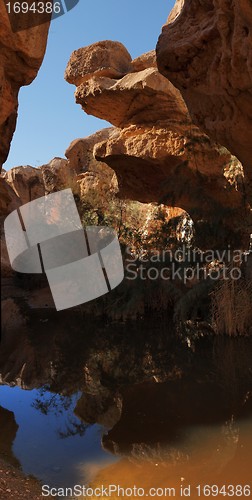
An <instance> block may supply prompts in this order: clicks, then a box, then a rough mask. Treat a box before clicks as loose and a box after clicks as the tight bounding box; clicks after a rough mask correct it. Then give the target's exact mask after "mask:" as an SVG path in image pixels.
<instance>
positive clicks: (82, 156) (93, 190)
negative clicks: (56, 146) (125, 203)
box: [65, 127, 118, 202]
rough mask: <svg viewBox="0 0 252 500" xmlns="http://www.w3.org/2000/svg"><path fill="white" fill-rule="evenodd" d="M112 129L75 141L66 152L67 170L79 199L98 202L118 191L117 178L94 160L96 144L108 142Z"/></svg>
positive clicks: (101, 163)
mask: <svg viewBox="0 0 252 500" xmlns="http://www.w3.org/2000/svg"><path fill="white" fill-rule="evenodd" d="M114 130H115V129H114V128H113V127H111V128H107V129H103V130H101V131H99V132H96V133H95V134H93V135H91V136H89V137H85V138H84V139H76V140H75V141H73V142H72V143H71V144H70V146H69V147H68V149H67V150H66V153H65V155H66V157H67V158H68V168H69V170H70V172H72V179H73V180H74V182H75V183H76V184H77V192H78V194H79V196H80V197H81V199H83V200H85V199H87V198H88V197H89V198H90V196H91V197H92V198H93V201H94V200H95V198H99V200H100V202H102V201H105V199H106V198H108V199H109V198H111V195H112V194H113V193H116V192H117V191H118V183H117V177H116V174H115V172H114V170H112V169H111V168H110V167H109V166H108V165H106V163H104V162H100V161H98V160H97V159H95V156H94V148H95V146H96V144H99V143H100V142H102V141H106V140H108V139H109V138H110V137H111V136H112V135H113V133H114Z"/></svg>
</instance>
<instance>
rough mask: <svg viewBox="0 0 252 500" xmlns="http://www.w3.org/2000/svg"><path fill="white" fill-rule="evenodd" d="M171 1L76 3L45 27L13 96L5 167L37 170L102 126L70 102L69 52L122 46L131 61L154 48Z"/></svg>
mask: <svg viewBox="0 0 252 500" xmlns="http://www.w3.org/2000/svg"><path fill="white" fill-rule="evenodd" d="M174 3H175V0H127V1H126V0H120V1H118V0H106V1H105V0H96V1H95V2H94V1H93V0H80V1H79V3H78V5H77V6H76V7H75V8H74V9H73V10H72V11H70V12H69V13H68V14H65V15H63V16H62V17H59V18H58V19H55V20H54V21H52V23H51V28H50V33H49V39H48V45H47V51H46V55H45V58H44V62H43V64H42V66H41V68H40V71H39V74H38V76H37V78H36V79H35V80H34V82H33V83H32V84H31V85H29V86H28V87H23V88H22V89H21V90H20V94H19V115H18V122H17V128H16V132H15V134H14V138H13V140H12V145H11V150H10V154H9V157H8V160H7V162H6V163H5V165H4V168H5V169H9V168H12V167H15V166H18V165H32V166H34V167H37V166H39V165H42V164H44V163H48V161H50V160H51V159H52V158H54V157H55V156H61V157H64V152H65V150H66V148H67V147H68V146H69V144H70V142H71V141H72V140H73V139H77V138H78V137H85V136H88V135H90V134H92V133H93V132H95V131H96V130H99V129H101V128H103V127H104V126H107V123H106V122H104V121H102V120H98V119H96V118H94V117H92V116H88V115H86V114H85V113H84V111H82V110H81V107H80V106H79V105H77V104H75V99H74V90H75V87H74V86H73V85H69V83H67V82H65V80H64V71H65V68H66V65H67V62H68V60H69V57H70V55H71V53H72V52H73V50H75V49H78V48H80V47H84V46H86V45H90V44H91V43H94V42H97V41H99V40H117V41H120V42H122V43H123V44H124V45H125V46H126V47H127V49H128V51H129V52H130V53H131V55H132V58H135V57H137V56H139V55H140V54H142V53H144V52H147V51H149V50H152V49H154V48H155V46H156V42H157V39H158V36H159V34H160V32H161V27H162V25H163V24H164V23H165V21H166V19H167V17H168V14H169V12H170V10H171V9H172V6H173V5H174Z"/></svg>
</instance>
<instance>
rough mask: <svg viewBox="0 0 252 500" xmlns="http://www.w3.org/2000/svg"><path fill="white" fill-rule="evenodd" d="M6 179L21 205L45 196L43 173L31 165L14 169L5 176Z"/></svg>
mask: <svg viewBox="0 0 252 500" xmlns="http://www.w3.org/2000/svg"><path fill="white" fill-rule="evenodd" d="M4 179H5V181H6V182H7V184H8V185H9V186H10V187H11V188H12V189H13V191H14V192H15V193H16V195H17V196H18V197H19V199H20V204H21V205H24V204H25V203H28V202H29V201H31V200H35V199H36V198H40V197H41V196H43V195H44V194H45V187H44V182H43V178H42V172H41V170H40V169H39V168H34V167H30V166H29V165H26V166H23V167H14V168H12V169H11V170H8V171H7V172H6V173H5V174H4Z"/></svg>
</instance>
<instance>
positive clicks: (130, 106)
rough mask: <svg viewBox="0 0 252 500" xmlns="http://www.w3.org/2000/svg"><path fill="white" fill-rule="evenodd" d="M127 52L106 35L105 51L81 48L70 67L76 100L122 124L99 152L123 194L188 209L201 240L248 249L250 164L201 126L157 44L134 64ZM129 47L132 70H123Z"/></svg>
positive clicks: (96, 148)
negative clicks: (246, 181) (159, 60)
mask: <svg viewBox="0 0 252 500" xmlns="http://www.w3.org/2000/svg"><path fill="white" fill-rule="evenodd" d="M113 43H118V42H113ZM125 51H126V49H125ZM125 51H122V46H121V44H119V43H118V50H117V51H116V55H115V48H114V45H113V48H112V47H111V42H108V41H105V42H101V45H99V51H97V44H94V45H91V46H89V47H85V48H82V49H79V50H78V51H77V55H76V52H74V53H73V55H72V56H71V58H70V61H69V63H68V66H67V69H66V74H65V78H66V79H67V81H69V83H74V84H75V85H76V86H77V89H76V92H75V96H76V102H77V103H79V104H81V106H82V108H83V110H84V111H85V112H86V113H88V114H93V115H94V116H96V117H98V118H102V119H104V120H107V121H109V122H110V123H112V124H113V125H114V126H115V128H114V129H112V130H111V133H110V134H109V137H107V138H105V139H104V140H101V141H97V143H96V145H94V149H93V154H94V156H95V158H96V159H97V160H99V161H100V162H105V163H106V164H107V165H109V166H110V167H111V168H112V169H113V170H114V171H115V172H116V175H117V180H118V187H119V196H120V197H122V198H129V199H136V200H138V201H141V202H147V203H149V202H153V201H154V202H159V203H165V204H167V205H168V206H177V207H180V208H182V209H183V210H185V211H186V212H188V213H189V214H190V216H191V217H192V219H193V220H194V222H195V225H196V228H197V226H198V227H200V231H198V233H197V234H198V237H199V240H198V243H199V244H200V245H201V246H203V247H204V246H205V247H209V246H210V245H211V246H214V247H216V246H217V247H223V246H224V247H226V246H227V245H228V244H231V245H233V246H237V245H238V244H239V246H240V245H241V247H242V248H243V247H244V248H247V246H248V235H249V233H250V230H251V214H250V208H249V204H248V200H247V199H244V190H243V170H242V166H241V165H240V164H239V162H238V161H237V160H236V159H234V158H232V157H231V155H230V153H229V152H228V151H227V150H226V149H225V148H220V147H219V146H218V145H217V144H216V143H214V142H212V141H211V140H210V139H209V137H208V136H207V135H205V133H203V132H202V131H201V130H200V129H199V128H198V127H197V126H195V125H194V123H193V122H192V120H191V118H190V115H189V112H188V109H187V106H186V104H185V102H184V100H183V98H182V96H181V93H180V92H179V91H178V90H177V89H176V88H175V87H174V86H173V84H172V83H171V82H170V81H168V80H167V79H166V78H165V77H164V76H162V75H161V73H160V72H159V71H158V69H157V67H156V58H155V54H154V53H153V51H152V52H149V53H147V54H144V55H143V56H140V57H139V58H137V59H135V60H134V61H131V63H129V64H128V70H127V71H126V64H124V62H125V54H126V52H125ZM122 52H123V54H124V55H123V56H121V57H122V64H124V68H125V69H124V73H126V74H121V75H120V74H119V73H120V72H119V70H118V67H119V63H118V53H122ZM108 53H110V56H108ZM87 55H88V56H87ZM86 57H88V60H89V59H90V60H92V65H91V64H87V63H86V62H85V60H86ZM104 60H105V61H106V60H108V63H107V68H106V67H105V66H106V65H105V63H104ZM111 68H117V69H116V71H117V74H116V75H115V72H114V74H113V75H112V70H111ZM121 73H122V71H121ZM73 75H74V76H73ZM234 163H235V165H236V167H235V168H234ZM230 168H231V170H232V175H234V177H235V182H233V181H232V180H231V177H232V176H231V174H230ZM206 227H208V229H207V230H206ZM218 228H219V229H218Z"/></svg>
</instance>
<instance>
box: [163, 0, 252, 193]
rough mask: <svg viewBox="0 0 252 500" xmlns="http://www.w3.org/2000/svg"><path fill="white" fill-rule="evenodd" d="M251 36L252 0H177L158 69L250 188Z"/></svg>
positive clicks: (251, 117) (251, 139)
mask: <svg viewBox="0 0 252 500" xmlns="http://www.w3.org/2000/svg"><path fill="white" fill-rule="evenodd" d="M251 33H252V6H251V2H250V0H234V1H233V2H231V1H226V0H215V1H213V0H203V1H201V0H177V3H176V5H175V7H174V10H173V11H172V13H171V15H170V17H169V19H168V23H167V24H166V25H165V26H164V27H163V31H162V34H161V36H160V38H159V42H158V45H157V62H158V68H159V71H160V72H161V73H162V74H163V75H164V76H166V77H167V78H168V79H169V80H170V81H171V82H172V83H173V84H174V85H175V86H176V87H177V88H178V89H179V90H180V91H181V93H182V95H183V97H184V99H185V101H186V104H187V106H188V109H189V111H190V114H191V117H192V120H193V122H194V123H196V124H198V125H199V126H200V128H201V129H202V130H204V131H205V132H206V133H207V134H209V136H210V137H211V138H212V139H213V140H216V141H218V142H219V143H220V144H223V145H224V146H226V147H227V148H228V149H229V150H230V151H231V152H232V153H233V154H234V155H236V156H237V158H239V160H240V161H241V162H242V164H243V166H244V169H245V175H246V178H247V180H248V181H249V182H250V184H251V183H252V166H251V157H252V129H251V119H252V93H251V86H252V63H251V61H252V59H251ZM250 188H251V186H250ZM250 194H251V189H250Z"/></svg>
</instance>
